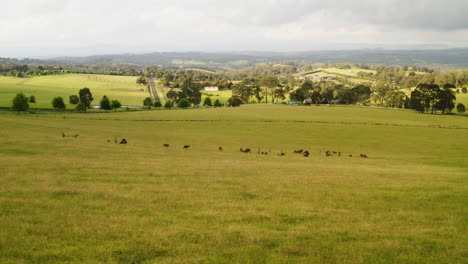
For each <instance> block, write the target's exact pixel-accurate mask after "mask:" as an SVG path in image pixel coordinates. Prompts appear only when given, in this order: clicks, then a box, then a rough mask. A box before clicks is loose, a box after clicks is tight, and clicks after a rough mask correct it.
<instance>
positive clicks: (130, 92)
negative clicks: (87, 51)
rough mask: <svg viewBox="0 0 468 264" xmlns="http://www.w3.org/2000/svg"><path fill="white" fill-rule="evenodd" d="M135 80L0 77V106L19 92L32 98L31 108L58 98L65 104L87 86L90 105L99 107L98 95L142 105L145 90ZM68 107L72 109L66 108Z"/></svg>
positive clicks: (71, 76)
mask: <svg viewBox="0 0 468 264" xmlns="http://www.w3.org/2000/svg"><path fill="white" fill-rule="evenodd" d="M136 78H137V77H129V76H108V75H86V74H65V75H55V76H40V77H31V78H14V77H0V106H3V107H7V106H11V100H12V99H13V97H14V96H15V95H16V94H17V93H19V92H23V93H24V94H26V96H31V95H34V96H36V100H37V103H36V104H32V105H31V107H40V108H51V107H52V106H51V102H52V99H53V98H54V97H56V96H62V97H63V98H64V99H65V103H67V104H68V97H69V96H70V95H73V94H78V91H79V89H81V88H84V87H88V88H90V89H91V92H92V94H93V97H94V101H93V104H99V101H100V100H101V98H102V96H104V95H107V96H108V97H109V98H110V99H118V100H120V102H121V103H122V104H124V105H138V106H140V105H142V104H143V100H144V99H145V98H146V97H147V96H149V93H148V92H147V91H146V87H144V86H141V85H137V84H136ZM68 107H69V108H72V107H73V106H68Z"/></svg>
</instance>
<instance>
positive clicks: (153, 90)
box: [148, 77, 161, 101]
mask: <svg viewBox="0 0 468 264" xmlns="http://www.w3.org/2000/svg"><path fill="white" fill-rule="evenodd" d="M148 87H149V88H150V91H151V93H152V94H153V97H154V100H155V101H161V99H160V98H159V96H158V92H157V91H156V83H155V82H154V79H153V78H151V77H148Z"/></svg>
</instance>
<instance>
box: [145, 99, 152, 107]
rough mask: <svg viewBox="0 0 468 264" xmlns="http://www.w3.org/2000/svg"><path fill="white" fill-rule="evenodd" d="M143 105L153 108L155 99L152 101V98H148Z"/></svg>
mask: <svg viewBox="0 0 468 264" xmlns="http://www.w3.org/2000/svg"><path fill="white" fill-rule="evenodd" d="M143 105H144V106H148V107H151V106H152V105H153V99H151V97H146V98H145V100H143Z"/></svg>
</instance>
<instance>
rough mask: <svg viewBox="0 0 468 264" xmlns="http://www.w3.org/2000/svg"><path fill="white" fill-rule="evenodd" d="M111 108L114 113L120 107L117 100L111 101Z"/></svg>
mask: <svg viewBox="0 0 468 264" xmlns="http://www.w3.org/2000/svg"><path fill="white" fill-rule="evenodd" d="M111 107H112V109H114V111H117V109H118V108H120V107H122V104H121V103H120V101H119V100H112V102H111Z"/></svg>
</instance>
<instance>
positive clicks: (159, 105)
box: [153, 101, 162, 108]
mask: <svg viewBox="0 0 468 264" xmlns="http://www.w3.org/2000/svg"><path fill="white" fill-rule="evenodd" d="M153 106H154V107H156V108H161V107H162V104H161V101H155V102H154V104H153Z"/></svg>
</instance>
